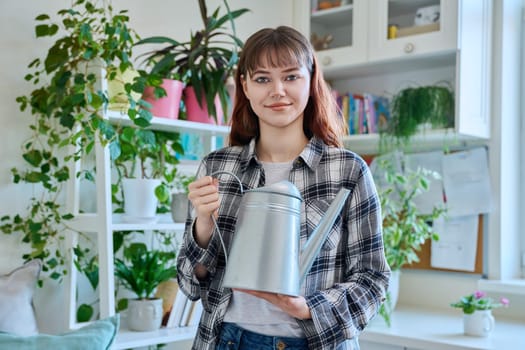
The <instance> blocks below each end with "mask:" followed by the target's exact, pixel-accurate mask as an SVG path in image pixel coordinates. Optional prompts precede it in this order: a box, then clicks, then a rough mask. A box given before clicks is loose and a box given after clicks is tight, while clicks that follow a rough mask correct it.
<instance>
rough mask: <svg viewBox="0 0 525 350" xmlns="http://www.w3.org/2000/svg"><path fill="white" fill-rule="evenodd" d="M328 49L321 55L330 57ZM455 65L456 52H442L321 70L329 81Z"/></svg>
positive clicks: (327, 67) (329, 67)
mask: <svg viewBox="0 0 525 350" xmlns="http://www.w3.org/2000/svg"><path fill="white" fill-rule="evenodd" d="M330 51H331V50H330V49H328V50H323V51H321V52H322V54H323V55H328V56H330V54H331V53H330ZM455 64H456V51H455V50H450V51H442V52H440V53H439V54H438V53H434V54H422V55H414V56H407V57H402V58H392V59H385V60H378V61H373V62H365V63H360V64H348V65H342V66H338V67H332V66H324V67H323V68H322V70H323V74H324V77H325V78H326V79H327V80H330V79H336V80H340V79H344V78H353V79H355V78H359V77H370V76H380V75H385V74H387V75H388V74H393V73H394V72H395V74H399V73H406V72H413V71H418V70H425V69H432V68H436V67H446V66H450V67H453V66H454V65H455Z"/></svg>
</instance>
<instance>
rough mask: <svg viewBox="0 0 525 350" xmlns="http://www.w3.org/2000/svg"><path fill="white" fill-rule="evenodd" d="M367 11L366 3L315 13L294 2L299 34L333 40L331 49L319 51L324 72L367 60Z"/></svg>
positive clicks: (356, 3) (298, 0) (299, 1)
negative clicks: (327, 37) (328, 37)
mask: <svg viewBox="0 0 525 350" xmlns="http://www.w3.org/2000/svg"><path fill="white" fill-rule="evenodd" d="M367 7H368V6H367V4H366V1H353V2H350V3H348V4H345V5H341V6H338V7H334V8H331V9H325V10H316V9H315V8H312V9H311V8H310V6H308V3H306V2H305V1H301V0H295V3H294V24H295V27H296V28H297V29H298V30H300V31H301V32H302V33H304V34H307V36H308V37H310V38H311V37H312V36H313V35H316V36H317V37H318V38H325V37H326V36H327V35H331V36H332V37H333V40H332V41H331V42H330V44H329V49H327V50H319V51H317V55H318V59H319V62H320V63H321V65H322V66H323V69H324V70H325V71H326V70H329V69H330V68H331V67H344V66H348V65H352V64H359V63H362V62H364V61H365V60H366V58H367V52H366V48H367V38H366V26H367Z"/></svg>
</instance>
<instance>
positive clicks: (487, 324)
mask: <svg viewBox="0 0 525 350" xmlns="http://www.w3.org/2000/svg"><path fill="white" fill-rule="evenodd" d="M493 329H494V316H492V310H476V311H474V313H472V314H464V315H463V331H464V333H465V335H471V336H475V337H488V336H489V334H490V333H491V332H492V330H493Z"/></svg>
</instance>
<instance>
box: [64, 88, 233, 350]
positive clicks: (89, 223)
mask: <svg viewBox="0 0 525 350" xmlns="http://www.w3.org/2000/svg"><path fill="white" fill-rule="evenodd" d="M103 84H104V83H103ZM107 118H108V119H109V120H110V121H111V122H112V123H114V124H119V123H121V124H126V125H129V124H131V123H132V122H131V121H130V120H129V118H128V117H127V116H126V115H125V114H121V113H119V112H114V111H109V112H108V113H107ZM150 128H152V129H155V130H162V131H176V132H181V133H193V134H199V135H204V136H206V137H205V139H206V140H207V142H206V144H205V145H204V149H205V150H206V151H212V150H214V149H215V147H216V141H217V140H216V138H217V137H218V136H227V135H228V133H229V127H227V126H217V125H212V124H203V123H195V122H188V121H184V120H172V119H167V118H158V117H154V118H153V119H152V121H151V126H150ZM79 163H80V162H76V163H75V166H74V167H73V169H72V172H77V171H78V170H79V167H80V164H79ZM95 165H96V175H95V184H96V211H95V212H94V213H81V212H80V210H79V207H80V205H79V198H80V182H79V180H78V179H77V178H76V176H71V179H73V180H71V181H70V184H69V186H68V198H67V204H68V209H69V211H70V212H71V213H73V214H74V215H75V219H74V220H73V222H72V223H71V227H72V229H73V230H74V231H79V232H87V233H92V234H94V235H95V236H96V239H97V242H98V243H97V245H98V246H97V249H98V259H99V287H98V296H99V303H100V304H99V305H100V308H99V312H100V318H106V317H108V316H112V315H114V314H115V310H116V309H115V280H114V268H113V260H114V256H113V231H137V230H145V231H152V230H166V231H178V232H181V231H183V230H184V224H181V223H174V222H173V221H172V219H171V215H170V214H162V215H159V217H158V220H157V221H156V222H155V223H147V224H144V223H129V222H124V221H123V220H122V215H119V214H113V213H112V203H111V164H110V156H109V150H108V147H103V146H102V145H101V144H97V145H96V149H95ZM67 240H68V241H67V242H66V243H67V244H68V247H74V246H75V245H76V243H77V241H78V236H77V234H75V233H72V234H70V235H68V237H67ZM70 271H71V275H70V277H69V283H68V287H67V289H68V291H67V292H68V297H69V301H68V304H67V309H68V325H67V327H68V328H70V329H75V328H79V327H80V326H82V324H78V323H77V322H76V309H77V305H76V299H77V292H78V290H77V282H78V279H77V272H76V268H75V267H74V265H73V263H71V266H70ZM123 321H124V322H121V329H120V331H119V333H118V336H117V338H116V341H115V343H114V345H113V348H114V349H129V348H136V347H141V346H147V345H153V344H160V343H163V344H164V343H171V342H177V341H185V340H189V339H192V338H193V337H194V336H195V332H196V327H180V328H169V329H167V328H162V329H160V330H158V331H154V332H131V331H129V330H127V329H126V328H125V320H123Z"/></svg>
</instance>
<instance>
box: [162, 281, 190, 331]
mask: <svg viewBox="0 0 525 350" xmlns="http://www.w3.org/2000/svg"><path fill="white" fill-rule="evenodd" d="M188 300H189V299H188V297H187V296H186V294H184V292H183V291H182V289H180V288H179V289H178V290H177V296H176V297H175V301H174V302H173V307H172V309H171V312H170V315H169V317H168V322H167V323H166V327H167V328H172V327H179V325H180V322H181V319H182V315H183V313H184V309H185V308H186V304H187V303H188Z"/></svg>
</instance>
